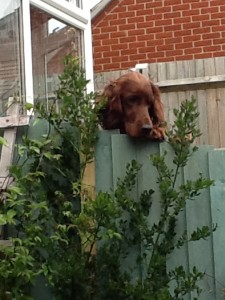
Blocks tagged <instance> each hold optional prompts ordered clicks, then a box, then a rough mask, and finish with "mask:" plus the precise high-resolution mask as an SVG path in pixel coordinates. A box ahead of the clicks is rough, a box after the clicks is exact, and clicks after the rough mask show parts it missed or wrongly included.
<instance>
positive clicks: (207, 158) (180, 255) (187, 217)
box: [96, 131, 225, 300]
mask: <svg viewBox="0 0 225 300" xmlns="http://www.w3.org/2000/svg"><path fill="white" fill-rule="evenodd" d="M165 150H166V151H167V152H168V154H167V163H168V165H170V166H171V167H172V157H173V153H172V151H171V149H170V146H169V145H168V144H167V143H166V142H163V143H158V142H152V141H140V140H135V139H131V138H129V137H128V136H126V135H121V134H118V131H102V132H100V134H99V141H98V144H97V147H96V190H97V191H100V190H101V191H111V190H112V189H114V188H115V186H116V183H117V180H118V178H123V176H124V175H125V169H126V165H127V163H129V162H130V161H131V160H132V159H135V160H137V161H138V162H140V163H141V164H142V165H143V166H142V168H141V170H140V172H139V174H138V178H137V184H136V187H135V188H134V190H133V196H134V197H137V199H138V196H139V195H140V194H141V193H142V192H143V190H146V189H149V188H152V189H153V190H155V193H154V197H155V200H156V201H153V207H152V208H151V213H150V216H149V222H150V223H152V222H156V221H157V219H158V217H159V214H160V205H159V201H157V199H159V190H158V186H157V183H156V179H157V172H156V169H155V168H154V167H153V166H152V164H151V161H150V159H149V156H150V154H153V153H159V154H161V153H164V151H165ZM199 173H202V175H203V176H204V177H206V178H210V179H213V180H215V184H214V186H212V187H211V188H210V190H205V191H204V192H203V193H202V194H201V195H200V196H199V197H198V198H197V199H196V201H193V202H188V203H187V206H186V209H185V210H184V211H183V212H182V214H181V215H180V217H179V221H178V226H177V232H178V233H179V232H180V233H183V231H184V230H187V232H192V231H193V230H194V229H196V228H197V227H201V226H203V225H208V226H209V227H210V228H211V227H213V225H215V224H217V225H218V228H217V230H216V231H215V232H214V233H213V235H212V236H210V237H209V238H208V239H207V240H200V241H197V242H191V243H189V244H187V245H185V246H184V247H183V248H182V249H179V250H176V252H174V253H173V254H172V255H171V257H169V258H168V263H167V268H168V269H172V268H174V267H175V266H178V265H183V266H184V267H185V269H186V270H187V271H188V270H191V269H192V267H193V266H196V267H197V268H198V269H199V270H200V271H202V272H205V276H204V279H203V280H202V281H201V283H200V287H201V288H202V289H203V293H202V295H201V297H200V298H199V299H201V300H222V299H225V296H224V294H223V289H225V150H215V149H213V147H211V146H200V147H199V150H198V151H197V152H196V153H194V155H193V156H192V157H191V158H190V160H189V163H188V165H187V166H186V167H185V168H184V170H183V173H182V174H180V177H179V183H182V182H185V181H186V180H188V179H191V180H195V179H196V178H197V177H199ZM153 200H154V199H153ZM193 298H194V295H191V294H190V295H187V297H186V298H185V299H186V300H191V299H193Z"/></svg>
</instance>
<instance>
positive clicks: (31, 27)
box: [0, 0, 93, 115]
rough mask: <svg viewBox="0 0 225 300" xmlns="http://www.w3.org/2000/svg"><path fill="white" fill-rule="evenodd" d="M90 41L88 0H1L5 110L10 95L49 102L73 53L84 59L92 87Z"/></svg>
mask: <svg viewBox="0 0 225 300" xmlns="http://www.w3.org/2000/svg"><path fill="white" fill-rule="evenodd" d="M91 43H92V40H91V24H90V8H89V6H88V3H87V0H8V1H1V3H0V44H1V51H0V99H1V101H0V114H1V115H4V110H5V107H6V105H7V102H8V99H9V98H10V97H17V99H18V98H19V99H20V101H21V102H23V103H24V102H28V103H33V102H34V101H35V99H39V100H43V101H46V107H48V105H49V103H50V101H51V100H52V99H53V98H54V97H55V93H54V91H55V90H56V89H57V84H58V75H59V74H61V73H62V70H63V58H64V57H65V55H66V54H68V53H72V54H73V55H74V56H77V57H79V59H80V60H81V63H82V65H83V67H84V69H85V71H86V77H87V79H88V80H90V81H89V84H88V86H87V88H88V90H89V91H90V90H92V89H93V62H92V44H91Z"/></svg>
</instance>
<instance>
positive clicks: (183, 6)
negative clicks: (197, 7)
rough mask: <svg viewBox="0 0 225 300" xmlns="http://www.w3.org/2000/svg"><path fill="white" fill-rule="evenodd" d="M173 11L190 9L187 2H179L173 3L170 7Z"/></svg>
mask: <svg viewBox="0 0 225 300" xmlns="http://www.w3.org/2000/svg"><path fill="white" fill-rule="evenodd" d="M172 10H173V11H178V10H180V11H183V10H190V5H189V4H180V5H173V7H172Z"/></svg>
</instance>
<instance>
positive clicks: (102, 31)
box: [101, 26, 118, 33]
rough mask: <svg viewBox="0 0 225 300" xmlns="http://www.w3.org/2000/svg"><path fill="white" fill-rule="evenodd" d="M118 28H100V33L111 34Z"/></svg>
mask: <svg viewBox="0 0 225 300" xmlns="http://www.w3.org/2000/svg"><path fill="white" fill-rule="evenodd" d="M117 30H118V27H117V26H106V27H102V28H101V33H105V32H112V31H117Z"/></svg>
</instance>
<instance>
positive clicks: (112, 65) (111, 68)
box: [104, 63, 120, 71]
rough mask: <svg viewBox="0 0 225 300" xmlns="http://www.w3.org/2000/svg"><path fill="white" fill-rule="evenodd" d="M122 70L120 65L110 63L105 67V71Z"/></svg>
mask: <svg viewBox="0 0 225 300" xmlns="http://www.w3.org/2000/svg"><path fill="white" fill-rule="evenodd" d="M119 68H120V63H110V64H105V65H104V71H113V70H117V69H119Z"/></svg>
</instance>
